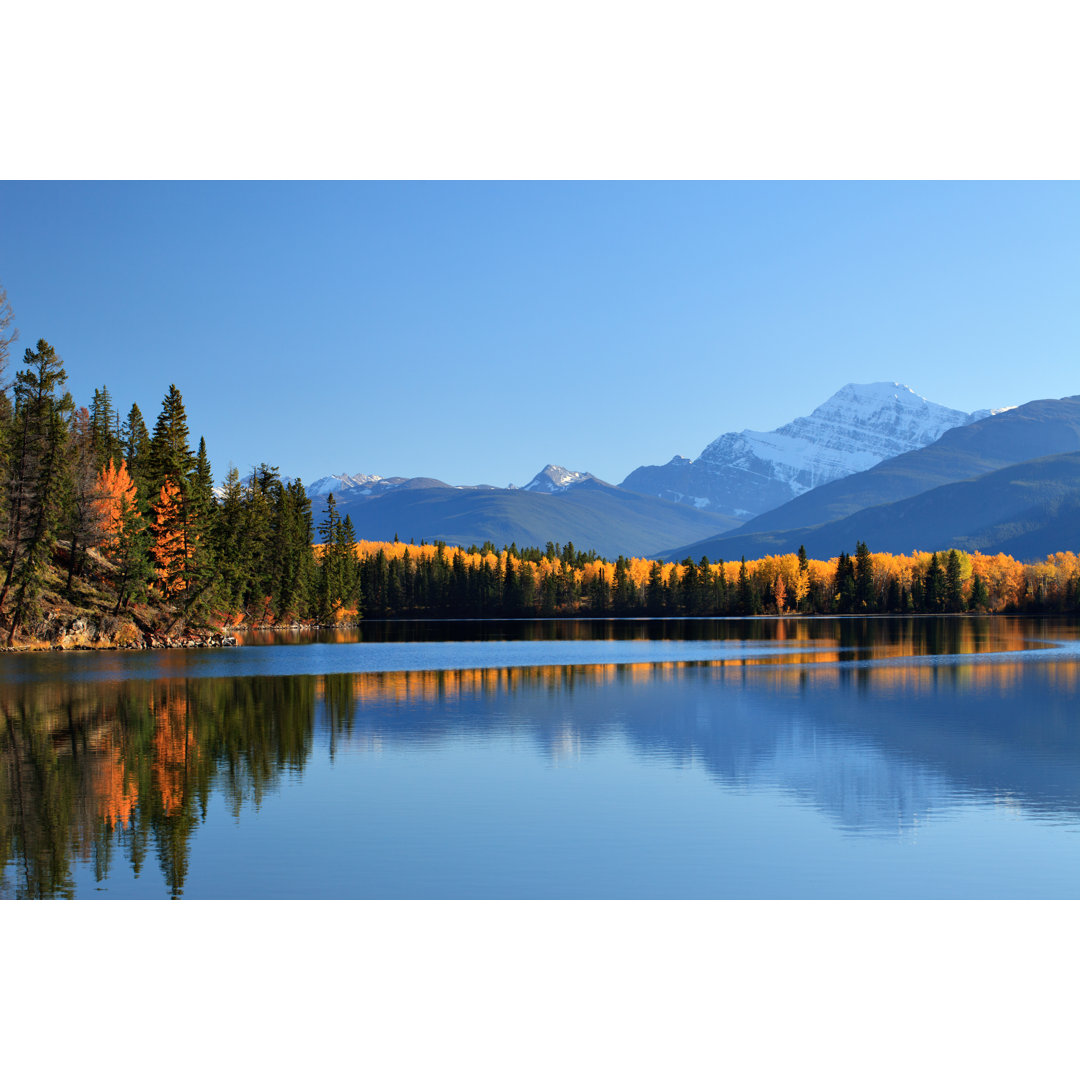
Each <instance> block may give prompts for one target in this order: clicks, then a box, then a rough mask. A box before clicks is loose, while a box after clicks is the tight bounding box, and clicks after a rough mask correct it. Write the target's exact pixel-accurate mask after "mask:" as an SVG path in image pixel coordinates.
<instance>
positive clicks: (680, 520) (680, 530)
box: [313, 479, 735, 558]
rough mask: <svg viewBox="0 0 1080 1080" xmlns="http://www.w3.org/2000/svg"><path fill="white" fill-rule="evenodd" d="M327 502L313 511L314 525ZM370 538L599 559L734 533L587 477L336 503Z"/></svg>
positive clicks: (702, 516)
mask: <svg viewBox="0 0 1080 1080" xmlns="http://www.w3.org/2000/svg"><path fill="white" fill-rule="evenodd" d="M324 507H325V501H324V500H317V501H316V502H315V504H314V506H313V511H314V515H315V519H316V521H319V520H320V519H321V518H322V516H323V514H322V512H323V509H324ZM338 507H339V509H340V511H341V513H342V515H345V514H349V515H350V516H351V517H352V521H353V526H354V528H355V530H356V535H357V537H358V538H360V539H365V540H390V539H392V538H393V537H394V535H395V534H396V535H398V536H399V537H401V538H402V539H408V538H410V537H412V538H414V539H416V540H419V539H421V538H424V539H426V540H445V541H446V542H447V543H448V544H458V545H461V546H463V547H468V546H469V545H471V544H477V545H481V544H483V543H484V542H485V541H489V540H490V541H491V542H492V543H493V544H495V545H496V547H500V548H501V547H503V546H504V545H508V544H511V543H515V544H517V545H518V547H531V546H538V547H543V546H544V545H545V544H546V543H547V542H548V541H549V540H554V541H558V542H560V543H565V542H566V541H567V540H569V541H572V542H573V544H574V546H575V547H577V548H579V549H581V550H585V551H588V550H589V549H590V548H591V549H595V550H596V552H597V553H598V554H600V555H603V556H605V557H608V558H616V557H617V556H619V555H645V554H647V553H648V552H650V551H656V550H657V549H658V548H661V547H671V546H674V545H676V544H686V543H689V542H690V541H691V540H695V539H698V538H700V537H702V536H708V535H709V534H710V533H715V532H717V531H719V530H722V529H725V528H730V527H731V526H732V525H733V524H735V520H734V519H733V518H730V517H726V516H724V515H722V514H711V513H709V512H707V511H704V510H698V509H696V508H695V507H692V506H685V505H678V504H674V503H665V502H662V501H661V500H659V499H654V498H650V497H649V496H646V495H637V494H635V493H634V492H630V491H622V490H620V489H619V488H616V487H613V486H612V485H610V484H605V483H604V482H603V481H600V480H595V479H589V480H581V481H579V482H577V483H575V484H574V485H573V486H572V487H570V488H568V489H567V490H566V491H564V492H562V493H560V494H558V495H547V494H542V493H540V492H533V491H523V490H517V489H515V490H506V489H501V488H497V489H487V490H477V489H464V490H462V489H457V488H447V487H435V488H416V489H411V490H397V491H391V492H388V493H387V494H385V495H382V496H380V497H379V498H377V499H357V500H353V499H350V498H349V496H348V494H347V493H345V492H343V493H342V494H341V497H340V499H339V500H338Z"/></svg>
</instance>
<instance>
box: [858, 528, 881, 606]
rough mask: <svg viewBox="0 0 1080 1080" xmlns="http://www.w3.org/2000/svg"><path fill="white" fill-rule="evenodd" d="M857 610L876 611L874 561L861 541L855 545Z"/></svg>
mask: <svg viewBox="0 0 1080 1080" xmlns="http://www.w3.org/2000/svg"><path fill="white" fill-rule="evenodd" d="M854 606H855V610H856V611H859V612H867V611H874V610H875V609H876V607H877V605H876V604H875V603H874V560H873V556H871V554H870V549H869V548H868V547H867V546H866V544H864V543H863V542H862V541H861V540H860V541H859V542H858V543H857V544H856V545H855V605H854Z"/></svg>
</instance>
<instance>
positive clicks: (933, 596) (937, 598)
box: [923, 551, 945, 612]
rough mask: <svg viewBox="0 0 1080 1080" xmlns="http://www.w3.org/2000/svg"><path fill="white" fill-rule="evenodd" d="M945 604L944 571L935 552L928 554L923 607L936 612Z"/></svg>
mask: <svg viewBox="0 0 1080 1080" xmlns="http://www.w3.org/2000/svg"><path fill="white" fill-rule="evenodd" d="M944 606H945V573H944V571H943V570H942V569H941V564H940V563H939V562H938V557H937V552H936V551H935V552H934V554H933V555H931V556H930V566H929V568H928V569H927V571H926V582H925V583H924V586H923V607H924V609H925V610H926V611H929V612H937V611H941V609H942V608H943V607H944Z"/></svg>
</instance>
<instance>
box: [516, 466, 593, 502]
mask: <svg viewBox="0 0 1080 1080" xmlns="http://www.w3.org/2000/svg"><path fill="white" fill-rule="evenodd" d="M595 479H596V478H595V477H594V476H593V474H592V473H587V472H584V473H583V472H572V471H571V470H570V469H564V468H563V467H562V466H561V465H545V466H544V468H543V469H541V470H540V472H538V473H537V474H536V475H535V476H534V477H533V478H532V479H531V480H530V481H529V482H528V483H527V484H526V485H525V486H524V487H523V488H522V489H521V490H522V491H538V492H540V493H541V494H544V495H555V494H557V493H558V492H560V491H566V490H567V488H570V487H573V485H574V484H580V483H581V481H582V480H595Z"/></svg>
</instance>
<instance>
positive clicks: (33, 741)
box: [0, 620, 1080, 897]
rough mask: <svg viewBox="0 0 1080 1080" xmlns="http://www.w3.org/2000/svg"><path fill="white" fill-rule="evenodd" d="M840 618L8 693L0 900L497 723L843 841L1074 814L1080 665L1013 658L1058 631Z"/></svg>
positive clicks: (65, 889) (171, 876) (36, 891)
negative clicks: (675, 771)
mask: <svg viewBox="0 0 1080 1080" xmlns="http://www.w3.org/2000/svg"><path fill="white" fill-rule="evenodd" d="M788 622H790V623H791V624H792V625H790V626H787V625H786V624H787V623H788ZM860 622H861V620H829V621H827V622H826V621H825V620H817V621H813V622H809V621H806V620H790V621H789V620H784V621H783V622H781V623H774V624H773V625H774V627H776V628H777V630H778V631H779V632H783V633H788V634H790V637H788V638H785V640H786V641H795V642H796V643H797V642H800V641H806V642H808V643H812V644H814V645H816V646H817V648H816V649H814V650H810V649H807V650H801V649H799V648H795V649H790V650H785V651H782V652H780V653H777V654H773V655H762V656H743V657H742V658H739V657H737V656H735V657H728V658H725V659H721V660H716V661H711V662H702V663H682V662H671V663H644V664H634V665H624V664H608V665H594V666H573V665H570V666H568V665H547V666H536V667H508V668H473V669H459V670H441V671H397V672H356V673H343V674H341V673H332V674H322V675H292V676H279V677H268V676H246V677H239V678H164V679H153V680H149V679H148V680H114V681H109V682H101V681H73V680H72V681H65V682H57V681H49V682H43V681H27V682H21V683H5V684H4V685H3V686H2V687H0V713H2V729H0V730H2V734H0V895H4V896H20V897H50V896H73V895H75V892H76V885H75V881H76V877H77V875H76V872H75V871H76V865H77V864H81V865H86V866H91V867H92V868H93V876H94V878H95V880H96V881H98V882H104V881H107V880H108V878H109V875H110V872H111V870H112V869H113V867H114V866H115V865H116V863H117V860H123V861H124V862H126V863H127V864H129V865H130V867H131V868H132V869H133V870H134V872H135V873H136V874H139V873H140V872H141V871H142V869H143V867H144V865H145V864H146V863H147V861H148V860H151V859H152V860H154V861H155V862H156V864H157V865H158V866H159V867H160V871H161V874H162V876H163V878H164V882H165V886H166V889H167V891H168V894H169V895H171V896H174V897H178V896H181V895H183V892H184V887H185V881H186V879H187V877H188V873H189V864H190V860H191V857H192V845H193V840H194V838H195V837H196V834H197V833H198V830H199V828H200V826H201V824H202V823H204V822H205V820H206V816H207V813H208V807H209V804H210V801H211V796H212V795H213V794H215V793H218V794H220V795H222V796H223V797H224V799H225V801H226V804H227V806H228V808H229V809H230V811H231V813H232V814H233V815H234V816H235V817H236V818H237V819H239V816H240V814H241V810H242V809H243V808H244V807H252V806H258V805H259V804H260V803H261V802H262V801H263V800H264V799H265V798H266V797H267V796H268V793H270V792H272V791H274V790H275V789H276V788H277V787H278V786H279V785H280V784H281V783H282V780H283V778H284V777H290V778H298V777H300V778H302V776H303V773H304V770H305V768H306V767H307V766H308V765H309V763H310V762H311V760H312V755H313V753H315V752H316V749H317V747H321V746H323V745H325V746H326V748H327V752H328V753H329V754H330V755H331V756H335V755H366V754H371V753H379V752H387V751H402V750H408V749H410V748H413V749H424V750H428V751H438V750H440V748H453V747H456V746H459V745H460V744H461V743H462V741H463V740H465V741H470V740H471V741H472V742H473V743H474V744H480V745H488V744H492V743H495V742H497V741H498V740H500V739H503V738H506V737H507V736H513V737H514V738H515V739H516V740H518V741H519V742H521V741H522V740H523V741H524V743H525V744H526V745H527V746H528V747H531V752H533V753H535V754H539V755H541V756H542V758H543V759H544V760H546V761H547V762H549V763H550V764H551V765H552V766H553V767H564V766H565V767H568V768H573V767H574V764H575V763H576V762H580V761H581V760H582V758H583V757H588V756H589V755H594V756H595V755H603V754H604V753H605V752H606V751H607V750H608V749H609V748H610V747H611V746H613V745H614V744H615V743H619V744H620V745H622V744H625V745H628V746H629V747H631V748H632V751H633V753H634V754H635V755H636V756H637V758H638V759H640V760H643V761H648V762H651V763H653V765H654V766H656V767H659V768H679V769H690V770H701V771H704V772H705V773H706V774H707V775H708V776H709V777H710V778H711V780H712V781H713V782H714V783H715V784H716V785H717V786H718V787H719V788H722V789H724V790H727V791H736V792H738V791H745V792H750V791H761V790H775V791H779V792H782V793H784V794H785V795H787V796H789V797H793V798H795V799H796V800H798V801H800V802H801V803H803V804H804V805H806V806H807V807H809V808H812V811H813V812H814V813H815V814H818V815H824V816H825V818H826V819H827V820H829V821H830V822H831V823H832V824H833V825H834V826H835V827H838V828H841V829H843V830H847V831H850V832H851V833H852V834H854V835H856V836H868V837H875V836H883V835H892V836H901V837H912V836H914V835H916V834H917V833H918V830H919V829H921V828H923V827H925V825H926V823H927V822H928V821H932V820H934V819H935V818H942V817H947V816H948V815H949V814H950V813H951V812H952V811H953V810H954V808H955V807H957V806H961V805H964V804H966V803H970V802H972V801H978V800H991V801H993V800H996V801H997V802H999V803H1001V802H1004V803H1008V804H1010V805H1014V806H1016V807H1017V808H1019V809H1020V810H1021V811H1022V812H1024V813H1026V814H1028V815H1035V816H1041V817H1044V818H1046V819H1047V820H1054V821H1060V820H1066V821H1068V822H1070V823H1072V824H1076V823H1077V821H1078V820H1080V730H1078V725H1077V724H1076V722H1075V708H1074V702H1075V694H1076V691H1077V680H1078V675H1080V666H1078V664H1077V663H1076V661H1075V660H1072V659H1059V658H1056V657H1057V655H1058V654H1057V653H1054V652H1032V651H1030V649H1025V646H1027V645H1030V644H1031V643H1032V642H1033V641H1035V640H1036V639H1038V638H1039V637H1042V636H1045V637H1048V638H1057V639H1059V640H1060V639H1062V638H1064V637H1068V636H1070V635H1072V636H1075V635H1073V633H1072V630H1071V628H1069V627H1063V626H1061V625H1046V626H1033V625H1032V624H1030V623H1029V624H1024V623H1022V622H1021V621H1020V620H1015V621H1012V622H1006V621H1004V620H951V621H949V620H888V621H885V620H883V621H882V622H883V623H885V625H883V626H881V627H880V632H879V633H878V632H875V633H870V632H868V629H867V627H866V626H863V627H862V628H860V626H859V624H860ZM950 623H951V628H950ZM744 625H745V624H744ZM756 625H759V626H764V625H767V624H764V623H758V624H756ZM1025 627H1026V629H1027V630H1028V633H1026V634H1025V633H1024V630H1025ZM781 628H783V629H781ZM654 629H655V628H653V629H652V630H651V629H650V628H649V627H647V626H642V627H635V631H634V632H638V631H639V630H641V631H644V632H647V633H649V632H654ZM875 629H876V628H875ZM800 633H802V634H804V635H805V636H804V637H799V635H800ZM729 640H736V639H729ZM740 640H741V639H740ZM822 646H827V647H825V648H822ZM1010 647H1011V648H1012V649H1013V650H1015V651H1014V652H1013V653H1012V654H1011V655H1010V654H1008V651H1007V650H1008V649H1009V648H1010ZM853 657H855V658H857V659H853ZM980 657H983V658H985V659H980ZM920 658H921V659H920ZM625 797H626V798H627V799H633V798H635V793H634V792H633V791H630V790H628V791H627V792H626V793H625ZM331 813H332V808H331ZM319 825H320V827H322V828H327V827H328V828H329V829H331V830H332V829H333V821H332V820H331V821H329V822H327V821H323V822H320V823H319Z"/></svg>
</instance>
